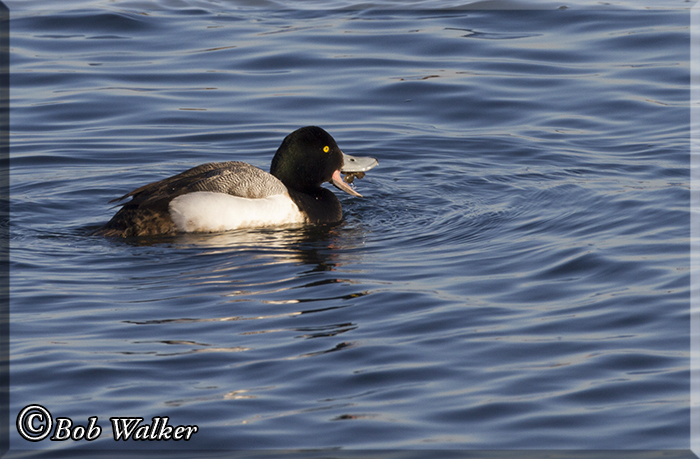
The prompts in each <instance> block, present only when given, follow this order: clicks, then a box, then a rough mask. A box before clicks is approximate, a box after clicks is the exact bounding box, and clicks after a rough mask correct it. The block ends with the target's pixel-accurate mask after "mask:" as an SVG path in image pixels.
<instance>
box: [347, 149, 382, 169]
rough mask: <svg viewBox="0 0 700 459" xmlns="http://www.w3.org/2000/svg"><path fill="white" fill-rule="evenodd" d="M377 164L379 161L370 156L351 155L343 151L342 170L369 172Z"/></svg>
mask: <svg viewBox="0 0 700 459" xmlns="http://www.w3.org/2000/svg"><path fill="white" fill-rule="evenodd" d="M377 164H379V161H377V160H376V159H374V158H371V157H369V156H350V155H346V154H345V153H343V167H341V168H340V172H342V173H343V174H347V173H348V172H367V171H368V170H370V169H372V168H373V167H374V166H376V165H377Z"/></svg>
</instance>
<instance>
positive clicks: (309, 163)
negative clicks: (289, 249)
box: [94, 126, 378, 237]
mask: <svg viewBox="0 0 700 459" xmlns="http://www.w3.org/2000/svg"><path fill="white" fill-rule="evenodd" d="M377 164H378V161H377V160H376V159H374V158H370V157H364V158H360V157H352V156H349V155H346V154H345V153H343V152H342V151H341V150H340V148H338V145H337V144H336V142H335V140H334V139H333V137H331V136H330V134H328V133H327V132H326V131H324V130H323V129H321V128H319V127H316V126H307V127H303V128H301V129H297V130H296V131H294V132H292V133H291V134H289V135H288V136H287V137H285V139H284V140H283V141H282V145H280V147H279V148H278V149H277V152H276V153H275V156H274V158H272V164H271V166H270V173H269V174H268V173H267V172H265V171H263V170H262V169H259V168H257V167H255V166H251V165H250V164H247V163H243V162H239V161H227V162H223V163H207V164H202V165H201V166H197V167H194V168H192V169H189V170H187V171H185V172H182V173H181V174H178V175H175V176H173V177H169V178H166V179H164V180H161V181H159V182H154V183H149V184H148V185H144V186H142V187H140V188H137V189H135V190H134V191H132V192H131V193H128V194H125V195H124V196H122V197H120V198H117V199H115V200H113V201H121V200H123V199H126V198H128V197H130V196H131V197H132V199H131V201H128V202H126V203H124V204H123V205H122V208H121V209H120V210H119V211H118V212H117V213H116V214H115V215H114V217H112V219H111V220H110V221H109V222H108V223H107V224H106V225H105V226H103V227H102V228H100V229H99V230H97V231H95V233H94V234H97V235H101V236H116V237H129V236H152V235H158V234H175V233H178V232H216V231H225V230H230V229H236V228H245V227H261V226H273V225H284V224H289V223H333V222H337V221H340V220H341V218H342V216H343V211H342V208H341V206H340V201H338V198H337V197H336V196H335V194H333V193H332V192H331V191H330V190H327V189H325V188H322V187H321V184H322V183H324V182H330V183H332V184H333V185H335V186H336V187H337V188H338V189H341V190H343V191H345V192H346V193H349V194H351V195H353V196H360V197H361V195H360V194H359V193H357V192H356V191H355V190H353V189H352V188H351V187H350V186H348V184H347V183H345V182H344V181H343V179H342V178H341V176H340V174H341V173H343V174H348V175H347V176H346V180H348V181H350V182H351V179H352V178H354V176H355V175H357V176H360V177H361V176H362V175H364V172H365V171H367V170H369V169H371V168H373V167H374V166H376V165H377ZM113 201H111V202H113Z"/></svg>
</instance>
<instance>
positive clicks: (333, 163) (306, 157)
mask: <svg viewBox="0 0 700 459" xmlns="http://www.w3.org/2000/svg"><path fill="white" fill-rule="evenodd" d="M363 160H364V161H367V160H371V161H372V162H373V163H372V164H371V165H369V166H367V165H366V164H365V165H364V167H365V169H363V170H367V169H370V168H372V167H374V166H375V165H376V164H377V160H375V159H374V158H366V159H365V158H353V157H350V156H348V155H345V154H344V153H343V152H342V151H341V150H340V148H339V147H338V144H337V143H336V142H335V140H334V139H333V137H331V135H330V134H329V133H327V132H326V131H324V130H323V129H321V128H320V127H316V126H307V127H303V128H300V129H297V130H296V131H294V132H292V133H291V134H289V135H288V136H287V137H285V138H284V140H283V141H282V145H280V147H279V148H278V149H277V153H275V156H274V158H272V164H271V165H270V173H271V174H272V175H274V176H275V177H277V178H278V179H280V180H281V181H282V183H284V184H285V186H286V187H287V188H291V189H293V190H297V191H301V192H303V193H313V192H315V191H317V190H318V189H319V188H320V187H321V184H322V183H324V182H331V183H332V184H333V185H335V186H336V187H337V188H339V189H341V190H343V191H345V192H346V193H349V194H352V195H354V196H360V194H359V193H357V192H356V191H355V190H353V189H352V188H350V187H349V186H348V185H347V184H346V183H345V182H343V180H342V179H341V178H340V172H341V170H342V172H352V171H353V166H354V164H345V163H355V162H358V161H363Z"/></svg>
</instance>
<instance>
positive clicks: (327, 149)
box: [323, 145, 330, 153]
mask: <svg viewBox="0 0 700 459" xmlns="http://www.w3.org/2000/svg"><path fill="white" fill-rule="evenodd" d="M329 151H330V148H328V145H326V146H325V147H323V152H324V153H328V152H329Z"/></svg>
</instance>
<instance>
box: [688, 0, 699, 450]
mask: <svg viewBox="0 0 700 459" xmlns="http://www.w3.org/2000/svg"><path fill="white" fill-rule="evenodd" d="M699 103H700V2H698V3H696V4H695V5H694V6H693V7H692V8H691V9H690V449H691V451H692V452H693V453H694V454H695V455H696V456H698V457H700V317H699V314H700V307H699V306H700V304H699V302H700V295H699V294H700V292H699V291H698V288H700V257H698V255H699V254H700V252H699V249H700V237H699V236H700V213H699V212H700V156H698V155H700V148H699V147H700V125H698V123H700V105H698V104H699Z"/></svg>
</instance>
